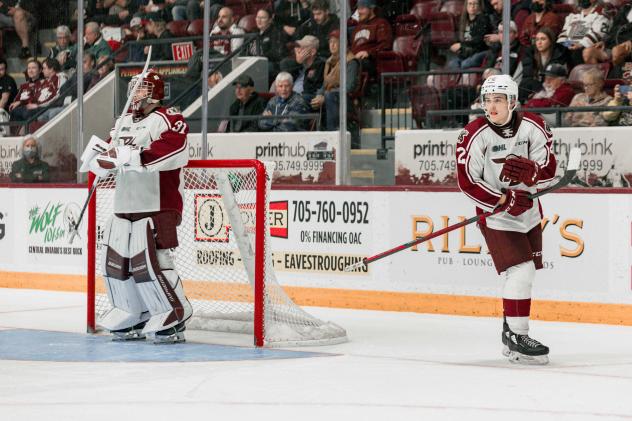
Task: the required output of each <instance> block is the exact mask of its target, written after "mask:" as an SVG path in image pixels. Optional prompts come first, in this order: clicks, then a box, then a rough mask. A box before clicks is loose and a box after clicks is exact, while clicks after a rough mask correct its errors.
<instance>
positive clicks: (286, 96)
mask: <svg viewBox="0 0 632 421" xmlns="http://www.w3.org/2000/svg"><path fill="white" fill-rule="evenodd" d="M293 83H294V79H293V78H292V75H291V74H289V73H288V72H280V73H279V74H278V75H277V77H276V79H275V81H274V85H275V88H276V96H274V97H272V98H270V101H268V104H267V105H266V108H265V110H264V111H263V114H262V115H264V116H284V115H296V114H308V113H309V105H308V104H307V102H305V100H304V99H303V97H302V96H301V95H299V94H297V93H296V92H294V91H293V90H292V85H293ZM306 127H307V120H304V119H298V118H284V119H267V118H262V119H261V120H259V128H260V129H261V130H265V131H273V132H296V131H301V130H305V128H306Z"/></svg>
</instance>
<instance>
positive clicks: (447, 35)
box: [430, 12, 457, 48]
mask: <svg viewBox="0 0 632 421" xmlns="http://www.w3.org/2000/svg"><path fill="white" fill-rule="evenodd" d="M456 31H457V27H456V23H455V21H454V16H452V15H451V14H450V13H445V12H439V13H434V14H433V15H432V17H431V19H430V43H431V44H432V46H434V47H437V48H448V47H450V46H451V45H452V44H454V43H455V42H456Z"/></svg>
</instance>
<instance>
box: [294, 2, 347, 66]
mask: <svg viewBox="0 0 632 421" xmlns="http://www.w3.org/2000/svg"><path fill="white" fill-rule="evenodd" d="M339 26H340V20H339V19H338V16H336V15H333V14H331V13H329V3H328V2H327V0H314V2H313V3H312V17H311V18H309V19H308V20H307V21H306V22H304V23H303V24H302V25H301V26H299V27H298V28H297V29H296V33H295V34H294V39H297V40H298V39H303V37H304V36H305V35H313V36H315V37H316V38H318V42H319V45H320V46H319V48H318V55H319V56H320V57H323V58H325V59H326V58H328V57H329V47H328V45H329V34H330V33H331V31H335V30H336V29H338V27H339Z"/></svg>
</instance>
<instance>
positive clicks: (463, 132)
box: [456, 129, 470, 144]
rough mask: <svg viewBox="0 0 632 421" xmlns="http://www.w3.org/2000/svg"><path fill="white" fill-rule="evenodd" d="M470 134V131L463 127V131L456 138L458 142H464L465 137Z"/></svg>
mask: <svg viewBox="0 0 632 421" xmlns="http://www.w3.org/2000/svg"><path fill="white" fill-rule="evenodd" d="M469 134H470V132H468V131H467V130H465V129H463V130H461V133H459V137H458V138H457V140H456V143H459V144H460V143H461V142H463V140H465V138H466V137H467V136H468V135H469Z"/></svg>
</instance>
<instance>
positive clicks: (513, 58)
mask: <svg viewBox="0 0 632 421" xmlns="http://www.w3.org/2000/svg"><path fill="white" fill-rule="evenodd" d="M498 33H499V34H502V33H503V24H502V23H500V24H498ZM502 40H503V39H502V37H500V41H499V42H498V43H494V44H492V46H491V47H490V53H489V58H488V63H493V67H496V68H497V69H502ZM509 43H510V44H509V45H510V47H509V74H510V75H511V78H512V79H513V80H514V82H516V83H518V84H520V82H521V81H522V63H521V59H522V55H523V51H522V50H523V49H522V45H521V44H520V41H518V27H517V26H516V22H514V21H511V22H509Z"/></svg>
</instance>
